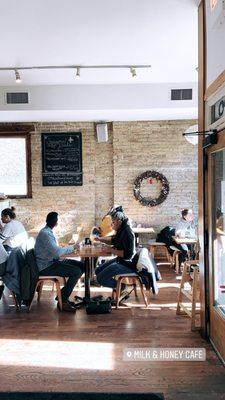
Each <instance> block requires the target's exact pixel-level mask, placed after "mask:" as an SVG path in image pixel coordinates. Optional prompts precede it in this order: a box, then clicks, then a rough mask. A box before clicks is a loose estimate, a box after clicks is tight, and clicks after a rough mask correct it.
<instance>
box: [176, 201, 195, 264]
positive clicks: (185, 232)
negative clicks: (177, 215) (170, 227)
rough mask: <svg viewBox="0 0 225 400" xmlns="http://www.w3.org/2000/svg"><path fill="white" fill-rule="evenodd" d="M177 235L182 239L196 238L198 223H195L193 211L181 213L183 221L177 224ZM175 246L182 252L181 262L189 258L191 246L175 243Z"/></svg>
mask: <svg viewBox="0 0 225 400" xmlns="http://www.w3.org/2000/svg"><path fill="white" fill-rule="evenodd" d="M175 235H176V236H178V237H181V238H182V237H183V238H184V237H185V238H196V222H195V221H194V214H193V212H192V210H190V209H188V208H185V209H183V210H182V211H181V219H180V221H179V222H178V224H177V227H176V230H175ZM174 246H175V247H176V248H177V249H178V250H180V252H181V253H180V256H179V262H180V263H181V262H184V261H185V260H186V258H187V255H188V250H189V249H190V245H189V246H187V245H186V244H180V245H179V244H177V243H175V244H174Z"/></svg>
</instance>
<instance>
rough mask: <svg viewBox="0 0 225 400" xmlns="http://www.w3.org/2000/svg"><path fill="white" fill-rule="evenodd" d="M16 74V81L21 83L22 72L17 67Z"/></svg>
mask: <svg viewBox="0 0 225 400" xmlns="http://www.w3.org/2000/svg"><path fill="white" fill-rule="evenodd" d="M15 76H16V83H21V82H22V80H21V78H20V74H19V72H18V71H17V69H15Z"/></svg>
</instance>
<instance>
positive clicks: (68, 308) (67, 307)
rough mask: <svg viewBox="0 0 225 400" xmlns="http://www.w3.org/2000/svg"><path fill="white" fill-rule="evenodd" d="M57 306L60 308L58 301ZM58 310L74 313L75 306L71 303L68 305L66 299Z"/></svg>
mask: <svg viewBox="0 0 225 400" xmlns="http://www.w3.org/2000/svg"><path fill="white" fill-rule="evenodd" d="M57 308H58V309H59V310H60V307H59V303H57ZM60 311H67V312H73V313H75V312H76V308H75V307H73V306H72V305H70V304H69V303H68V301H65V302H63V303H62V310H60Z"/></svg>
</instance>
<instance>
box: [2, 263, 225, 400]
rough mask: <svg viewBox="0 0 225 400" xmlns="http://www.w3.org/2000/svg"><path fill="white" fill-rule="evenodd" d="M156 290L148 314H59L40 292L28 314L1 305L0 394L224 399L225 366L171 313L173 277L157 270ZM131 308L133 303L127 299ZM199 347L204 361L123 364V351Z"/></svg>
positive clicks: (136, 309) (174, 292) (135, 311)
mask: <svg viewBox="0 0 225 400" xmlns="http://www.w3.org/2000/svg"><path fill="white" fill-rule="evenodd" d="M161 273H162V276H163V280H162V281H161V282H160V283H159V286H160V293H159V295H158V296H156V297H155V298H154V297H153V296H151V298H150V299H149V304H150V305H149V309H145V308H144V307H143V308H140V307H132V308H131V307H129V304H130V303H127V307H124V308H122V309H119V310H113V312H112V314H111V315H99V316H87V315H86V313H85V311H84V310H79V311H78V312H77V313H76V314H75V315H73V314H69V313H60V312H59V311H58V310H57V309H56V307H55V301H54V293H52V292H51V291H50V290H46V291H44V292H43V295H42V299H41V302H40V304H37V303H36V301H34V304H33V307H32V309H31V312H30V313H29V314H28V313H26V312H24V311H22V312H17V311H16V310H15V307H14V305H13V302H12V299H11V298H9V297H8V295H7V294H5V297H4V298H3V300H2V301H1V302H0V333H1V335H0V391H7V390H18V391H75V392H76V391H85V392H88V391H90V392H91V391H92V392H93V391H96V392H110V391H112V392H162V393H164V396H165V398H166V399H168V400H169V399H174V400H178V399H182V400H185V399H190V400H191V399H192V400H195V399H204V400H214V399H215V400H219V399H225V369H224V367H223V366H222V364H221V362H220V361H219V359H218V358H217V356H216V354H215V353H214V351H213V349H212V347H211V345H210V344H209V343H207V342H206V341H204V340H203V339H202V338H201V337H200V335H199V333H198V332H191V331H190V319H189V318H188V317H184V316H177V315H176V312H175V310H176V300H177V291H178V285H179V280H177V279H176V276H175V274H174V272H173V271H171V270H170V269H169V267H168V266H162V267H161ZM131 300H132V303H133V304H134V305H137V303H136V301H135V299H134V298H132V299H131ZM169 346H171V347H204V348H206V350H207V360H206V361H205V362H168V361H167V362H125V361H123V350H124V348H126V347H169Z"/></svg>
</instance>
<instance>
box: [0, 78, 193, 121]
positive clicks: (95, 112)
mask: <svg viewBox="0 0 225 400" xmlns="http://www.w3.org/2000/svg"><path fill="white" fill-rule="evenodd" d="M176 88H182V89H184V88H193V99H192V100H185V101H171V100H170V90H171V89H176ZM14 91H25V92H26V91H27V92H28V93H29V97H30V103H29V104H19V105H16V104H10V105H7V104H6V101H5V94H6V92H14ZM196 117H197V84H196V83H194V82H189V83H187V82H186V83H170V84H166V83H160V84H136V85H78V86H75V85H58V86H57V85H52V86H51V85H43V86H20V87H19V88H16V89H15V87H11V86H7V87H6V86H5V87H0V121H2V122H4V121H8V122H13V121H53V120H57V121H67V120H71V121H83V120H86V121H87V120H92V121H93V120H94V121H95V120H117V121H118V120H142V119H144V120H157V119H190V118H196Z"/></svg>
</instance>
